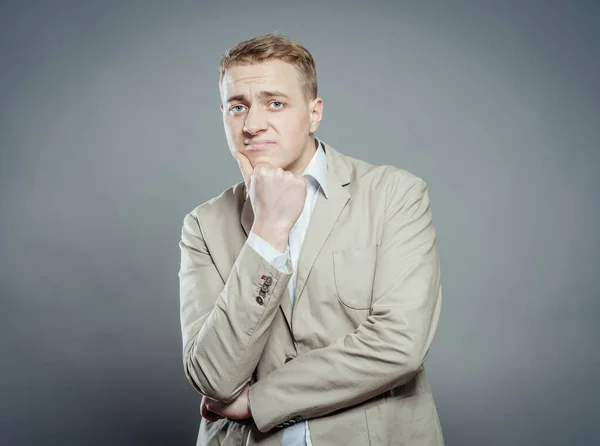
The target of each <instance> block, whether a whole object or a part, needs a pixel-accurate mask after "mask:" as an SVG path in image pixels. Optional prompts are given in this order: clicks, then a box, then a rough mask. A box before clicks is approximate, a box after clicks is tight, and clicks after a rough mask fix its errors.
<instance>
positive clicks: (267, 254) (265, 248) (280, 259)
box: [246, 231, 291, 274]
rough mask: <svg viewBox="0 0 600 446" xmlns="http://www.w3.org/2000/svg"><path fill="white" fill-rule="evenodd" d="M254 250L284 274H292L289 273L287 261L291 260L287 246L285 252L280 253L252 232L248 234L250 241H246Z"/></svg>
mask: <svg viewBox="0 0 600 446" xmlns="http://www.w3.org/2000/svg"><path fill="white" fill-rule="evenodd" d="M246 243H248V244H249V245H250V247H251V248H252V249H254V250H255V251H256V252H257V253H258V254H260V255H261V256H262V258H263V259H265V260H266V261H267V262H269V263H270V264H271V265H273V266H274V267H275V268H277V269H278V270H279V272H281V273H283V274H290V273H291V271H288V268H287V265H286V263H287V261H288V259H289V258H290V247H289V245H288V246H286V248H285V252H283V253H282V252H281V251H278V250H277V249H275V248H274V247H273V246H272V245H271V244H270V243H269V242H267V241H265V240H264V239H263V238H262V237H260V236H259V235H257V234H255V233H254V232H252V231H250V234H248V240H247V241H246Z"/></svg>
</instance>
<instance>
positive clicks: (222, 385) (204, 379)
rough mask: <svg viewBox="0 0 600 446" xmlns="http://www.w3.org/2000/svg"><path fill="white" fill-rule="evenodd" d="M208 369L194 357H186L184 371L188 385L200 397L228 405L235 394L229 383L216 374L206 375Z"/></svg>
mask: <svg viewBox="0 0 600 446" xmlns="http://www.w3.org/2000/svg"><path fill="white" fill-rule="evenodd" d="M207 370H209V367H206V366H203V364H202V361H201V360H199V358H197V357H195V356H194V355H186V356H185V359H184V371H185V376H186V378H187V380H188V381H189V382H190V384H191V385H192V386H193V387H194V388H195V389H196V390H197V391H198V392H200V393H201V394H202V395H205V396H207V397H208V398H211V399H213V400H216V401H222V402H225V403H229V402H231V401H233V400H234V399H235V398H236V396H237V394H236V393H235V392H234V390H235V389H233V388H232V386H231V385H229V383H227V382H225V380H224V379H223V378H222V377H221V376H219V374H218V372H217V373H207Z"/></svg>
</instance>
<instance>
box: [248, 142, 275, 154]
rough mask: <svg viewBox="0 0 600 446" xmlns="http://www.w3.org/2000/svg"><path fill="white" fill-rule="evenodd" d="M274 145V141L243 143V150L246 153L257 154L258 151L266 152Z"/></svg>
mask: <svg viewBox="0 0 600 446" xmlns="http://www.w3.org/2000/svg"><path fill="white" fill-rule="evenodd" d="M274 145H275V141H267V140H262V141H244V149H245V150H246V151H248V152H257V151H260V150H266V149H269V148H271V147H273V146H274Z"/></svg>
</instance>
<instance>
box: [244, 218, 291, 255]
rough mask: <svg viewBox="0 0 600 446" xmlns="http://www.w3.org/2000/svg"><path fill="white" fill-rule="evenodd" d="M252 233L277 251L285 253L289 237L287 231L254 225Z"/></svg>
mask: <svg viewBox="0 0 600 446" xmlns="http://www.w3.org/2000/svg"><path fill="white" fill-rule="evenodd" d="M252 232H254V233H255V234H256V235H258V236H259V237H260V238H262V239H263V240H264V241H265V242H267V243H269V244H270V245H271V246H273V247H274V248H275V249H276V250H277V251H279V252H285V250H286V248H287V245H288V238H289V236H290V230H289V229H286V228H278V227H276V226H273V225H265V224H260V223H256V224H254V225H252Z"/></svg>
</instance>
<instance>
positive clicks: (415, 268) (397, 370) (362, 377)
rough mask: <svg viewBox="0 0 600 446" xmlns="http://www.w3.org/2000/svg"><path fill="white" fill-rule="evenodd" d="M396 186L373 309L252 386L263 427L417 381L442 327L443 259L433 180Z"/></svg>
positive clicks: (400, 181)
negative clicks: (434, 216) (341, 334)
mask: <svg viewBox="0 0 600 446" xmlns="http://www.w3.org/2000/svg"><path fill="white" fill-rule="evenodd" d="M391 183H393V184H392V185H391V186H389V189H388V193H387V198H386V211H385V219H384V228H383V232H382V239H381V243H380V245H379V248H378V254H377V267H376V272H375V279H374V285H373V303H372V309H371V314H370V315H369V316H368V318H367V319H366V321H365V322H364V323H363V324H361V325H360V326H359V327H358V328H357V329H356V330H355V331H354V332H352V333H350V334H348V335H346V336H344V337H343V338H341V339H338V340H337V341H336V342H334V343H332V344H330V345H329V346H327V347H324V348H320V349H315V350H311V351H309V352H307V353H303V354H301V355H299V356H298V357H296V358H295V359H294V360H293V361H290V362H288V363H286V364H284V365H283V366H281V367H280V368H278V369H277V370H275V371H273V372H272V373H271V374H269V375H268V376H267V377H266V378H265V379H262V380H260V381H258V382H256V383H255V384H253V385H252V386H251V388H250V392H249V400H250V403H251V406H252V413H253V418H254V421H255V423H256V425H257V427H258V429H259V430H260V431H262V432H267V431H269V430H271V429H272V428H274V427H278V426H280V425H282V423H283V424H284V425H285V424H286V423H287V424H289V423H292V424H293V423H294V422H298V421H300V420H302V419H309V418H313V417H319V416H323V415H327V414H329V413H331V412H334V411H336V410H339V409H343V408H346V407H350V406H353V405H356V404H359V403H361V402H363V401H366V400H368V399H370V398H372V397H375V396H377V395H380V394H382V393H384V392H386V391H388V390H390V389H392V388H394V387H396V386H400V385H402V384H405V383H407V382H409V381H410V380H411V379H412V378H413V377H414V375H415V374H416V373H417V372H418V370H419V369H420V368H421V366H422V364H423V362H424V360H425V356H426V354H427V352H428V349H429V347H430V345H431V342H432V339H433V336H434V333H435V331H436V327H437V323H438V319H439V313H440V306H441V283H440V265H439V257H438V251H437V247H436V234H435V230H434V227H433V225H432V216H431V208H430V202H429V196H428V192H427V186H426V184H425V182H424V181H423V180H421V179H420V178H418V177H416V176H414V175H408V176H407V175H406V174H404V175H398V176H397V177H396V178H395V180H394V181H392V182H391Z"/></svg>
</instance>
